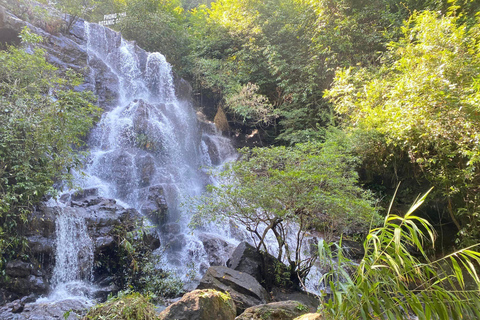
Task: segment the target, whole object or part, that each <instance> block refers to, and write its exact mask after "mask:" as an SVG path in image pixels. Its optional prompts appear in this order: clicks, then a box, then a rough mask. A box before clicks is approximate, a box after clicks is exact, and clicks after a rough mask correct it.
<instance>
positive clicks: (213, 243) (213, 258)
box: [198, 233, 235, 266]
mask: <svg viewBox="0 0 480 320" xmlns="http://www.w3.org/2000/svg"><path fill="white" fill-rule="evenodd" d="M198 238H199V239H200V241H202V243H203V248H204V249H205V252H206V253H207V255H208V262H209V263H210V266H224V265H225V260H226V257H229V256H230V255H231V254H232V252H233V251H234V250H235V246H234V245H232V244H231V243H228V242H227V241H225V240H223V239H222V238H220V237H217V236H215V235H212V234H207V233H201V234H199V235H198Z"/></svg>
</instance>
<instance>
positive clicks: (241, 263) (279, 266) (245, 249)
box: [227, 242, 298, 290]
mask: <svg viewBox="0 0 480 320" xmlns="http://www.w3.org/2000/svg"><path fill="white" fill-rule="evenodd" d="M227 267H229V268H232V269H234V270H237V271H241V272H245V273H248V274H249V275H251V276H253V277H255V279H257V280H258V282H260V283H261V284H262V286H263V287H265V288H266V289H267V290H271V288H272V287H275V286H276V287H281V288H284V289H288V290H290V289H298V278H297V277H296V276H295V275H290V277H288V276H287V277H285V274H290V271H289V268H288V267H287V266H286V265H285V264H283V263H282V262H281V261H279V260H278V259H277V258H275V257H274V256H272V255H270V254H268V253H265V252H260V251H258V250H257V249H256V248H254V247H253V246H252V245H250V244H249V243H247V242H241V243H240V244H239V245H238V246H237V248H236V249H235V251H234V252H233V253H232V255H231V257H230V258H229V259H228V261H227Z"/></svg>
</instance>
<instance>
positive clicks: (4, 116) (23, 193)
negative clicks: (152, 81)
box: [0, 29, 100, 270]
mask: <svg viewBox="0 0 480 320" xmlns="http://www.w3.org/2000/svg"><path fill="white" fill-rule="evenodd" d="M21 37H22V40H23V42H24V44H25V45H27V44H28V43H29V44H28V46H29V48H30V49H29V50H26V48H14V47H10V48H9V49H8V50H7V51H0V79H1V80H0V250H1V252H2V257H1V260H0V267H3V263H4V262H5V260H7V259H9V258H10V257H14V256H19V255H20V254H21V253H22V252H23V251H22V249H23V248H22V235H21V232H20V230H21V228H20V227H21V225H22V224H23V223H25V222H26V221H27V217H28V213H29V212H30V210H32V209H33V207H34V205H35V204H36V203H38V202H39V201H40V200H41V199H42V197H43V196H44V195H45V194H47V193H49V192H53V184H54V183H55V182H59V181H69V179H70V175H69V169H71V168H73V167H76V166H78V165H79V164H80V155H81V154H80V153H79V152H77V148H78V147H80V146H82V145H83V144H84V141H83V137H84V136H85V134H86V133H87V132H88V130H89V129H90V128H91V127H92V125H93V122H94V119H95V117H96V116H98V115H99V113H100V109H99V108H97V107H95V106H94V105H93V104H92V103H91V102H92V98H93V96H92V94H91V93H89V92H77V91H74V90H73V88H74V87H75V86H77V85H79V84H81V83H82V79H81V78H80V77H79V76H78V75H75V74H74V73H73V72H71V71H67V72H66V74H65V75H63V76H61V75H60V73H59V70H58V69H57V68H55V67H54V66H53V65H51V64H49V63H48V62H47V61H46V60H45V52H44V51H43V50H41V49H38V48H34V47H33V43H32V42H38V41H41V38H40V37H39V36H36V35H34V34H31V33H30V32H29V31H28V29H24V30H23V31H22V33H21ZM0 270H1V268H0Z"/></svg>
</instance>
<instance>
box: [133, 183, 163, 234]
mask: <svg viewBox="0 0 480 320" xmlns="http://www.w3.org/2000/svg"><path fill="white" fill-rule="evenodd" d="M145 198H146V200H145V201H144V202H143V203H142V206H141V209H140V210H141V212H142V213H143V214H144V215H146V216H147V217H148V218H149V219H150V220H151V221H152V222H153V223H155V224H157V225H162V224H164V223H165V222H166V221H167V214H168V205H167V200H166V199H165V194H164V190H163V187H162V186H152V187H149V188H148V190H147V192H146V197H145Z"/></svg>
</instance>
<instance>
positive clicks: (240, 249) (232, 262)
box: [227, 241, 263, 283]
mask: <svg viewBox="0 0 480 320" xmlns="http://www.w3.org/2000/svg"><path fill="white" fill-rule="evenodd" d="M262 259H263V258H262V255H261V253H260V252H258V250H257V249H256V248H254V247H253V246H252V245H250V244H249V243H248V242H245V241H244V242H241V243H240V244H239V245H238V246H237V247H236V248H235V250H234V251H233V253H232V255H231V256H230V258H229V259H228V261H227V267H229V268H232V269H234V270H237V271H240V272H245V273H247V274H249V275H251V276H252V277H254V278H255V279H257V281H258V282H260V283H261V282H263V273H262V269H263V262H262Z"/></svg>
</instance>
